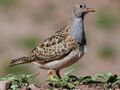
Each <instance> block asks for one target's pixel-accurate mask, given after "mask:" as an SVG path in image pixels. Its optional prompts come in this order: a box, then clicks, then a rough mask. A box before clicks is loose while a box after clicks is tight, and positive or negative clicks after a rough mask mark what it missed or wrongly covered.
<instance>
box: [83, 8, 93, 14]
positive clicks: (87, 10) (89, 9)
mask: <svg viewBox="0 0 120 90" xmlns="http://www.w3.org/2000/svg"><path fill="white" fill-rule="evenodd" d="M85 12H86V13H88V12H95V10H94V9H92V8H87V9H86V10H85Z"/></svg>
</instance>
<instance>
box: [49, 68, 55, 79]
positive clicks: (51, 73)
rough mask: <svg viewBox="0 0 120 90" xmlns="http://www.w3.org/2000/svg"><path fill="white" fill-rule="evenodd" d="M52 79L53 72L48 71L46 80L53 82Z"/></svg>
mask: <svg viewBox="0 0 120 90" xmlns="http://www.w3.org/2000/svg"><path fill="white" fill-rule="evenodd" d="M53 79H54V77H53V72H52V70H49V71H48V80H53Z"/></svg>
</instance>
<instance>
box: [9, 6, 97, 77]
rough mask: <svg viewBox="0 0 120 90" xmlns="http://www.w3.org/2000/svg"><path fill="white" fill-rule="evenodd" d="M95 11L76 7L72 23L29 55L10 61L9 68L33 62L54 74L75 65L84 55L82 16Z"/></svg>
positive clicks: (84, 39)
mask: <svg viewBox="0 0 120 90" xmlns="http://www.w3.org/2000/svg"><path fill="white" fill-rule="evenodd" d="M89 12H95V10H93V9H91V8H88V7H87V6H86V4H80V5H76V6H75V7H74V10H73V22H72V24H71V25H67V26H65V27H63V28H61V29H60V30H59V31H57V32H56V33H55V34H54V35H53V36H51V37H50V38H48V39H46V40H45V41H43V42H42V43H41V44H40V45H38V46H37V47H36V48H35V49H33V50H32V51H31V52H30V53H29V55H27V56H24V57H21V58H18V59H15V60H12V62H11V63H10V66H15V65H18V64H25V63H31V62H33V63H34V64H35V65H37V66H38V67H39V68H42V69H47V70H49V73H48V75H51V74H52V72H51V70H54V71H55V72H56V75H57V76H58V77H59V78H61V76H60V74H59V72H60V70H61V69H63V68H65V67H68V66H70V65H72V64H74V63H76V62H77V61H78V60H79V59H80V58H82V56H83V55H84V53H85V46H86V37H85V31H84V16H85V15H86V14H88V13H89Z"/></svg>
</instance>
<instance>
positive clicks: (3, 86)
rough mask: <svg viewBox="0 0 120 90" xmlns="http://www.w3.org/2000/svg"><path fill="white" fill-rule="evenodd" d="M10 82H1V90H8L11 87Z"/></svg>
mask: <svg viewBox="0 0 120 90" xmlns="http://www.w3.org/2000/svg"><path fill="white" fill-rule="evenodd" d="M10 84H11V82H10V81H7V80H6V81H0V90H8V89H9V87H10Z"/></svg>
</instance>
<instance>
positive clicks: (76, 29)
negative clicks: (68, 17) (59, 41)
mask: <svg viewBox="0 0 120 90" xmlns="http://www.w3.org/2000/svg"><path fill="white" fill-rule="evenodd" d="M70 34H71V35H72V37H73V38H74V39H75V40H76V42H78V43H79V44H83V42H84V40H85V42H86V39H85V31H84V18H83V17H81V18H78V17H74V19H73V23H72V25H71V29H70Z"/></svg>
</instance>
